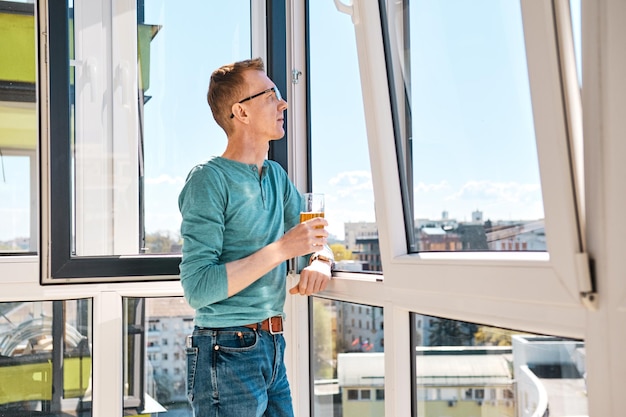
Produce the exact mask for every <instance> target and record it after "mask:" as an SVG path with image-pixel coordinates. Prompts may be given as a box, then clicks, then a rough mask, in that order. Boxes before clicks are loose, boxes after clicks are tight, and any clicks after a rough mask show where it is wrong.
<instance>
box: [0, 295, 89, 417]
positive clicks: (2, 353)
mask: <svg viewBox="0 0 626 417" xmlns="http://www.w3.org/2000/svg"><path fill="white" fill-rule="evenodd" d="M91 316H92V313H91V300H69V301H37V302H10V303H0V415H3V416H4V415H7V416H9V415H10V416H13V415H16V416H17V415H35V413H36V415H41V416H51V417H52V416H58V415H60V414H64V415H65V413H71V414H72V415H77V414H76V413H78V415H81V416H90V415H91V386H92V385H91V370H92V366H91V350H92V342H91V341H92V323H91V321H90V318H91ZM60 358H62V359H60ZM68 415H69V414H68Z"/></svg>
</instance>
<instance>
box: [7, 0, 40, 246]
mask: <svg viewBox="0 0 626 417" xmlns="http://www.w3.org/2000/svg"><path fill="white" fill-rule="evenodd" d="M33 12H34V6H33V5H32V4H24V3H17V2H1V3H0V254H3V253H25V252H36V251H37V246H38V245H37V234H38V227H37V224H38V223H37V218H38V214H37V195H38V190H37V171H36V166H37V164H36V160H35V158H36V152H37V117H36V105H35V100H36V94H35V91H36V80H35V64H36V59H35V22H34V13H33Z"/></svg>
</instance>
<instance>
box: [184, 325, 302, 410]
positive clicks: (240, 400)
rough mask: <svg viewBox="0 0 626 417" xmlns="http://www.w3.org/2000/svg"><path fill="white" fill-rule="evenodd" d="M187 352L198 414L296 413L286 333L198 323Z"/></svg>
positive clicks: (190, 388) (191, 394) (190, 394)
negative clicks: (285, 360)
mask: <svg viewBox="0 0 626 417" xmlns="http://www.w3.org/2000/svg"><path fill="white" fill-rule="evenodd" d="M186 351H187V397H188V399H189V402H190V403H191V406H192V408H193V411H194V416H195V417H218V416H219V417H262V416H264V417H293V407H292V402H291V391H290V389H289V382H288V381H287V373H286V369H285V364H284V352H285V339H284V338H283V336H282V335H280V334H278V335H272V334H270V333H268V332H266V331H263V330H258V331H257V330H253V329H249V328H247V327H228V328H223V329H209V328H202V327H196V328H195V329H194V331H193V335H192V337H191V346H189V344H188V345H187V349H186Z"/></svg>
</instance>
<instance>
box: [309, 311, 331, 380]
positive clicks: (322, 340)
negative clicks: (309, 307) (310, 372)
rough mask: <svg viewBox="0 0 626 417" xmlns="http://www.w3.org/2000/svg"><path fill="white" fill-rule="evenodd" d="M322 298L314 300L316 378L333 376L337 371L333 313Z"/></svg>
mask: <svg viewBox="0 0 626 417" xmlns="http://www.w3.org/2000/svg"><path fill="white" fill-rule="evenodd" d="M329 308H330V305H329V304H326V303H325V302H324V301H322V300H315V301H314V302H313V323H314V326H313V343H314V345H313V360H314V369H315V375H314V378H315V379H329V378H333V376H334V373H335V365H334V363H335V359H336V357H335V352H336V350H335V340H336V337H335V335H333V334H332V329H333V322H332V321H333V314H332V312H331V311H330V310H329Z"/></svg>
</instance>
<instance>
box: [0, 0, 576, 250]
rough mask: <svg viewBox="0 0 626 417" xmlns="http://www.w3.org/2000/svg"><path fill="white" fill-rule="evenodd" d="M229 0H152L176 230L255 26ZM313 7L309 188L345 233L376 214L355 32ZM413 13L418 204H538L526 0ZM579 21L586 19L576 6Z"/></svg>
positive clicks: (165, 175)
mask: <svg viewBox="0 0 626 417" xmlns="http://www.w3.org/2000/svg"><path fill="white" fill-rule="evenodd" d="M579 1H580V0H574V3H575V7H573V10H574V11H577V10H579V8H580V5H579ZM220 4H222V5H226V7H225V8H224V9H227V10H220V11H219V12H217V11H216V10H215V9H214V7H215V3H213V2H206V1H201V0H194V1H191V2H187V3H186V7H185V8H181V7H180V5H179V4H177V3H176V2H167V1H164V0H146V17H145V20H146V23H152V24H159V25H161V26H162V27H161V30H160V31H159V33H158V34H157V35H156V37H155V38H154V40H153V41H152V44H151V51H152V59H151V68H150V74H151V84H150V88H149V90H148V91H147V94H148V95H149V96H151V99H150V101H148V103H147V104H146V106H145V144H144V149H145V177H144V181H145V190H146V200H145V211H146V229H147V232H149V233H150V232H156V231H160V232H167V233H170V234H172V235H176V234H177V233H178V230H179V227H180V214H179V212H178V207H177V197H178V193H179V191H180V189H181V188H182V186H183V183H184V179H185V177H186V175H187V173H188V172H189V170H190V169H191V168H192V167H193V166H194V165H195V164H197V163H201V162H203V161H205V160H207V159H208V158H210V157H211V156H215V155H220V154H221V153H222V152H223V150H224V148H225V146H226V137H225V135H224V133H223V131H222V130H221V129H220V128H219V127H218V126H217V125H216V124H215V122H214V121H213V118H212V115H211V112H210V109H209V107H208V104H207V103H206V89H207V86H208V81H209V77H210V74H211V72H212V71H213V70H214V69H215V68H217V67H219V66H220V65H222V64H224V63H227V62H232V61H235V60H239V59H243V58H247V57H249V56H250V53H251V52H250V36H251V35H250V29H249V16H250V12H249V1H244V0H234V1H230V2H228V3H226V2H223V3H220ZM212 7H213V8H212ZM190 10H193V13H189V11H190ZM310 13H311V28H310V31H311V38H310V39H311V43H310V54H311V73H310V74H308V75H309V77H310V82H311V109H310V111H311V123H312V127H311V132H312V133H311V141H312V159H313V165H312V167H311V169H312V175H313V178H312V179H313V191H315V192H322V193H324V194H325V195H326V217H327V219H328V220H329V223H330V225H329V230H330V232H331V233H332V234H334V235H336V236H337V237H338V238H340V239H341V238H343V224H344V222H359V221H368V222H373V221H375V215H374V194H373V189H372V180H371V171H370V164H369V155H368V149H367V132H366V123H365V119H364V112H363V104H362V100H361V86H360V76H359V69H358V56H357V53H356V41H355V34H354V28H353V26H352V22H351V19H350V17H349V16H347V15H344V14H341V13H340V12H338V11H337V10H336V9H335V6H334V4H333V2H332V1H330V0H329V1H317V0H316V1H311V2H310ZM410 19H411V35H410V43H411V52H410V61H409V62H410V76H407V77H406V80H405V82H406V84H407V86H409V87H410V91H411V95H410V106H411V114H412V117H413V123H412V126H411V127H412V133H413V135H412V148H413V151H412V155H411V156H412V159H413V161H414V177H413V181H414V189H413V191H414V196H415V202H414V203H415V216H414V217H415V218H430V219H439V218H441V215H442V212H443V211H444V210H445V211H447V212H448V213H449V216H450V217H451V218H456V219H457V220H459V221H464V220H469V219H470V217H471V213H472V211H474V210H480V211H482V212H483V215H484V218H485V219H487V218H489V219H491V220H518V219H526V220H532V219H537V218H542V217H543V207H542V202H541V190H540V185H539V172H538V167H537V157H536V148H535V144H534V133H533V124H532V123H533V121H532V114H531V108H530V95H529V90H528V80H527V75H526V71H525V56H524V53H523V46H524V44H523V36H522V28H521V18H520V10H519V3H518V2H514V1H478V2H467V1H463V0H450V1H447V2H439V1H433V0H428V1H419V2H417V1H413V2H411V15H410ZM573 21H574V23H575V27H580V17H579V15H578V13H574V15H573ZM577 38H578V39H579V36H578V37H577ZM577 45H578V46H580V43H579V42H578V43H577ZM283 95H284V96H286V92H283ZM392 140H393V139H392V138H389V141H390V148H391V144H392ZM12 164H13V162H12V161H11V160H10V158H6V157H5V158H4V159H3V168H4V170H5V173H6V174H5V177H6V178H9V179H10V180H7V179H4V180H3V181H0V214H2V217H1V218H2V219H3V220H2V221H0V241H2V240H6V239H10V238H12V237H15V236H27V235H28V221H27V217H28V216H27V215H24V211H25V210H24V208H25V206H26V205H27V201H28V197H27V192H28V186H27V185H26V186H25V184H26V181H25V180H23V177H24V176H23V175H14V174H15V173H17V172H19V171H22V170H24V168H12ZM17 178H22V180H19V179H17Z"/></svg>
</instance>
